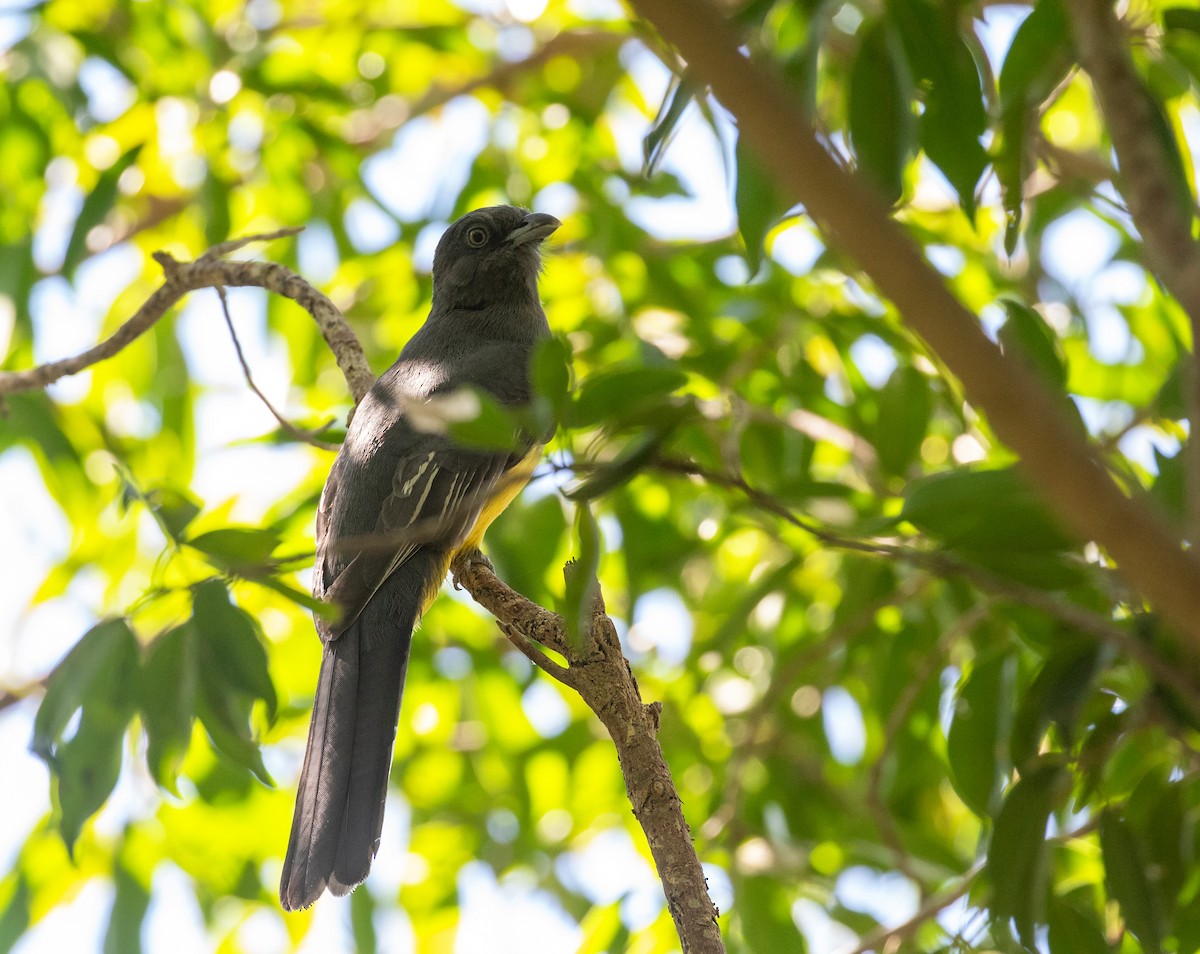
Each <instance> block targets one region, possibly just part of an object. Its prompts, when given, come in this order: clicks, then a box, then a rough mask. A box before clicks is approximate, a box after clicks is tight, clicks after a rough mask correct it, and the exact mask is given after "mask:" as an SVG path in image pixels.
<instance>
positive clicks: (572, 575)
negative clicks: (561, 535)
mask: <svg viewBox="0 0 1200 954" xmlns="http://www.w3.org/2000/svg"><path fill="white" fill-rule="evenodd" d="M575 539H576V540H577V541H578V542H579V555H578V556H577V557H576V558H575V559H574V560H573V561H572V562H571V564H570V566H569V567H568V570H567V573H566V575H565V582H566V594H565V601H566V612H565V613H564V614H563V623H564V625H565V627H566V630H567V638H568V639H570V640H571V643H572V645H574V646H575V647H577V648H581V647H583V646H585V645H586V643H585V639H586V634H587V631H588V627H589V626H590V620H591V609H592V599H593V597H594V596H595V594H596V591H597V589H598V588H599V586H600V584H599V583H598V582H597V581H596V577H597V575H598V574H599V572H600V552H601V549H602V546H601V538H600V526H599V525H598V524H597V523H596V517H595V516H594V515H593V514H592V511H591V508H590V507H589V506H588V505H587V503H586V502H580V503H578V504H576V506H575Z"/></svg>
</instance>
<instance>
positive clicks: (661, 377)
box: [570, 366, 687, 427]
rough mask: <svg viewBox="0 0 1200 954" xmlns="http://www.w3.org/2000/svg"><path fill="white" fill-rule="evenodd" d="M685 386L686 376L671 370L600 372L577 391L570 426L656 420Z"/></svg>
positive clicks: (586, 379) (653, 368) (643, 368)
mask: <svg viewBox="0 0 1200 954" xmlns="http://www.w3.org/2000/svg"><path fill="white" fill-rule="evenodd" d="M686 383H687V375H686V374H685V373H684V372H683V371H681V370H679V369H678V368H676V367H672V366H664V367H624V368H615V369H612V370H605V371H597V372H596V373H595V374H591V375H589V376H588V377H587V378H585V379H584V380H583V381H582V382H581V383H580V385H579V387H578V388H576V390H575V400H574V402H573V406H572V409H571V414H570V422H571V424H573V425H574V426H576V427H588V426H590V425H593V424H615V423H635V422H637V421H638V420H640V419H642V418H645V417H653V416H655V415H656V414H660V413H662V411H663V410H664V409H665V405H666V402H667V398H668V396H669V395H670V394H671V393H672V392H674V391H677V390H679V389H680V388H681V387H683V386H684V385H685V384H686Z"/></svg>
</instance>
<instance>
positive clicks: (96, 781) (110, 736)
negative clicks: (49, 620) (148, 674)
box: [33, 620, 138, 851]
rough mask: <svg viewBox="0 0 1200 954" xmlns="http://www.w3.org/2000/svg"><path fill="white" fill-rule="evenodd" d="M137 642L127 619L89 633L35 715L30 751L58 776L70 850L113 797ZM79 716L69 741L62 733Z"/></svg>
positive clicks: (62, 826) (61, 819)
mask: <svg viewBox="0 0 1200 954" xmlns="http://www.w3.org/2000/svg"><path fill="white" fill-rule="evenodd" d="M137 669H138V644H137V638H136V637H135V636H134V635H133V632H132V631H131V630H130V629H129V626H128V625H127V624H126V622H125V621H124V620H109V621H107V622H104V623H100V624H99V625H97V626H95V627H94V628H93V629H91V630H90V631H89V632H88V633H86V634H85V635H84V637H83V638H82V639H81V640H80V641H79V642H78V643H77V644H76V645H75V647H74V648H73V649H72V650H71V651H70V652H69V653H68V654H67V656H66V658H64V659H63V661H62V662H61V663H59V665H58V666H57V667H56V668H55V670H54V672H53V673H51V675H50V679H49V681H48V682H47V684H46V696H45V698H44V699H43V700H42V704H41V706H40V707H39V709H38V713H37V716H36V717H35V718H34V731H33V750H34V752H36V753H37V754H38V755H39V756H40V757H41V758H42V759H43V760H44V761H45V762H46V764H47V765H49V766H50V769H51V771H52V772H53V776H54V777H53V783H54V793H55V801H56V804H57V808H58V826H59V831H60V833H61V834H62V837H63V841H64V842H66V845H67V850H68V851H71V850H73V847H74V844H75V841H76V839H77V838H78V837H79V832H80V831H81V830H82V828H83V824H84V822H86V821H87V820H88V818H90V817H91V816H92V815H93V814H94V813H95V812H96V811H97V810H98V809H99V808H100V806H101V805H103V804H104V802H105V800H106V799H107V798H108V795H109V793H110V792H111V791H112V790H113V786H115V785H116V783H117V775H118V774H119V772H120V770H121V750H122V745H121V743H122V741H123V740H124V737H125V729H126V728H127V727H128V725H129V720H130V718H131V717H132V715H133V712H134V708H135V705H136V702H135V699H134V693H135V691H136V690H135V686H136V681H135V680H136V674H137ZM76 713H79V721H78V725H77V727H76V728H75V730H74V732H73V734H72V735H71V737H70V738H69V739H65V740H64V739H63V733H64V732H65V731H66V730H67V728H68V727H69V723H70V722H71V720H72V719H73V717H74V716H75V714H76Z"/></svg>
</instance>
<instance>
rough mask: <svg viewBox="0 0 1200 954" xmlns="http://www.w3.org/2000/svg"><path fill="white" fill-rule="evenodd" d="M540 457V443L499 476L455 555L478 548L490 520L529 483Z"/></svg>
mask: <svg viewBox="0 0 1200 954" xmlns="http://www.w3.org/2000/svg"><path fill="white" fill-rule="evenodd" d="M541 459H542V445H541V444H537V445H535V446H534V447H533V448H531V449H530V451H529V453H528V454H526V455H525V456H524V457H523V458H521V461H520V463H518V464H517V465H516V466H515V467H513V468H512V469H511V470H509V471H508V472H507V473H506V474H504V476H503V477H501V478H500V481H501V483H500V484H498V485H497V487H496V493H495V494H493V495H492V499H491V500H489V501H488V502H487V503H486V504H484V506H483V509H482V510H481V511H479V517H478V519H476V521H475V526H473V527H472V528H471V531H470V533H468V534H467V538H466V539H465V540H464V541H463V542H462V546H460V547H459V548H458V549H457V550H455V551H454V555H455V556H458V555H459V554H460V553H466V552H468V551H470V550H476V549H478V548H479V545H480V544H481V543H483V534H484V533H485V532H486V531H487V528H488V527H490V526H491V525H492V521H493V520H495V519H496V518H497V517H498V516H500V514H501V513H502V512H503V511H504V508H505V507H507V506H508V505H509V504H510V503H512V502H513V499H514V498H515V497H516V496H517V494H519V493H520V492H521V491H522V490H523V489H524V487H525V485H526V484H527V483H529V478H530V477H532V476H533V471H534V468H536V467H537V465H538V461H540V460H541Z"/></svg>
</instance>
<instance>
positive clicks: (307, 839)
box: [279, 206, 560, 910]
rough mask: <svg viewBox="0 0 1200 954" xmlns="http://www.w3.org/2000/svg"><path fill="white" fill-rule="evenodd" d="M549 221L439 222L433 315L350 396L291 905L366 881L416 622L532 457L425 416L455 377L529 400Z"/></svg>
mask: <svg viewBox="0 0 1200 954" xmlns="http://www.w3.org/2000/svg"><path fill="white" fill-rule="evenodd" d="M559 225H560V223H559V221H558V220H557V219H556V218H554V217H553V216H551V215H547V214H545V213H540V212H528V211H526V210H525V209H518V208H514V207H512V206H495V207H492V208H485V209H478V210H476V211H474V212H470V213H468V214H467V215H464V216H463V217H462V218H460V219H459V220H458V221H456V222H455V223H454V224H453V225H451V226H450V227H449V228H448V229H447V230H446V232H445V234H444V235H443V236H442V238H441V240H440V241H439V242H438V245H437V250H436V251H435V253H434V257H433V305H432V309H431V310H430V312H429V317H428V318H427V319H426V320H425V323H424V325H422V327H421V328H420V330H419V331H417V333H416V334H415V335H414V336H413V337H412V339H411V340H410V341H409V342H408V344H406V345H405V346H404V349H403V350H402V351H401V352H400V357H399V359H398V360H397V361H396V363H395V364H393V365H392V366H391V367H390V368H389V369H388V370H387V371H386V372H384V374H383V375H382V376H381V377H380V378H379V380H378V381H376V382H375V384H374V386H373V387H372V388H371V390H370V391H369V392H368V393H367V395H366V397H364V398H363V400H362V401H361V403H360V404H359V406H358V409H357V411H356V412H355V414H354V418H353V420H352V422H351V424H350V428H349V430H348V432H347V434H346V440H345V443H344V444H343V445H342V447H341V450H340V451H339V453H338V455H337V459H336V460H335V461H334V463H333V467H332V469H331V470H330V472H329V479H328V480H327V481H326V483H325V490H324V492H323V493H322V495H321V502H320V505H319V507H318V509H317V523H316V542H317V553H316V566H315V569H314V573H313V592H314V594H315V595H316V597H317V598H318V599H320V600H322V601H324V602H326V603H329V604H332V605H333V607H334V608H335V609H336V616H335V617H334V618H327V617H325V616H321V615H318V616H317V617H316V626H317V631H318V633H319V635H320V637H321V641H322V644H323V656H322V659H321V673H320V677H319V680H318V683H317V689H316V697H315V700H314V702H313V712H312V721H311V723H310V726H309V730H308V747H307V750H306V752H305V755H304V767H303V769H302V770H301V773H300V783H299V790H298V792H297V794H296V811H295V815H294V817H293V819H292V833H291V838H290V840H289V842H288V848H287V856H286V858H285V859H284V863H283V877H282V880H281V882H280V886H279V896H280V900H281V902H282V904H283V907H284V908H285V909H287V910H296V909H299V908H304V907H307V906H308V905H310V904H312V903H313V902H314V901H316V899H317V898H318V897H320V895H321V893H322V892H323V891H324V890H325V889H326V888H328V889H329V891H330V892H332V893H333V894H336V895H342V894H346V893H348V892H349V891H350V890H351V889H352V888H354V886H355V885H357V884H359V883H361V882H362V881H363V879H365V878H366V876H367V872H368V871H369V870H370V867H371V861H372V859H373V858H374V857H375V853H376V851H377V850H378V848H379V837H380V831H381V829H382V826H383V808H384V800H385V797H386V795H387V782H388V774H389V772H390V770H391V763H392V746H393V743H394V742H395V738H396V725H397V722H398V720H399V716H400V696H401V693H402V691H403V688H404V675H405V670H406V669H407V666H408V656H409V647H410V645H411V642H412V631H413V627H414V626H415V625H416V623H417V621H418V620H419V619H420V617H421V614H422V613H423V612H424V611H425V609H426V608H427V607H428V606H429V604H430V603H431V602H432V601H433V599H434V597H435V596H436V595H437V592H438V590H439V588H440V587H441V584H442V581H443V580H444V579H445V577H446V573H447V570H448V568H449V566H450V563H451V561H452V560H453V559H454V557H455V556H456V555H457V554H459V553H460V552H465V551H467V550H469V549H473V548H475V547H478V546H479V543H480V541H481V540H482V538H483V533H484V531H485V530H486V529H487V526H488V524H490V523H491V522H492V520H493V519H494V518H495V517H496V516H497V515H498V514H499V513H500V512H501V511H502V510H503V509H504V508H505V507H506V506H507V505H508V503H509V502H510V501H511V500H512V499H513V498H514V497H515V496H516V495H517V493H518V492H519V491H520V489H521V488H522V487H523V486H524V484H525V482H526V481H527V480H528V479H529V475H530V474H531V472H532V471H533V467H534V465H535V464H536V463H537V461H538V460H539V459H540V456H541V447H540V445H539V444H538V442H537V440H536V439H535V438H534V437H532V436H529V437H526V438H524V439H523V440H521V441H519V442H518V443H519V445H520V446H517V447H515V448H514V449H513V450H511V451H498V452H497V451H484V450H479V449H471V448H467V447H463V446H459V445H458V444H456V443H455V442H454V441H453V440H452V439H451V438H450V437H449V436H448V435H447V434H446V433H445V429H444V428H442V429H441V430H440V431H439V429H438V428H431V427H430V426H428V418H429V417H430V415H429V413H428V411H429V408H430V406H431V402H432V404H433V405H436V402H437V398H438V397H439V396H444V395H449V394H451V393H452V392H455V391H457V390H459V389H463V388H476V389H480V390H482V391H484V392H486V393H488V394H490V395H491V397H492V398H494V399H495V400H496V401H497V402H499V403H500V404H501V405H503V406H509V407H516V406H520V405H522V404H525V403H526V402H527V401H528V400H529V398H530V380H529V366H530V361H531V358H532V356H533V353H534V350H535V348H536V347H537V345H538V343H539V342H540V341H541V340H542V339H544V338H546V337H547V336H549V334H550V329H549V325H548V324H547V322H546V315H545V312H543V310H542V305H541V301H540V300H539V297H538V276H539V274H540V270H541V258H540V248H541V244H542V241H543V240H544V239H545V238H546V237H547V236H548V235H550V234H551V233H552V232H553V231H554V230H555V229H557V228H558V227H559ZM423 409H424V410H425V412H426V413H425V414H424V415H423V414H422V413H421V412H422V410H423ZM434 417H435V418H436V415H434ZM419 424H422V425H424V429H422V427H419V426H418V425H419Z"/></svg>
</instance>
